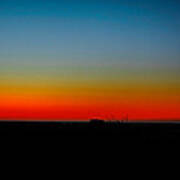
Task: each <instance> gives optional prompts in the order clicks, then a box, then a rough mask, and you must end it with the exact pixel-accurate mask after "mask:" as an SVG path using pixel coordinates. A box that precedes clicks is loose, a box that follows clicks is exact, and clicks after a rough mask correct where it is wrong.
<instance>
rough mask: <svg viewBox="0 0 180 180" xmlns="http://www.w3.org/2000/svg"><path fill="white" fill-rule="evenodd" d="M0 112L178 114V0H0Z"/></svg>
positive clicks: (27, 116)
mask: <svg viewBox="0 0 180 180" xmlns="http://www.w3.org/2000/svg"><path fill="white" fill-rule="evenodd" d="M0 102H1V103H0V119H17V120H21V119H23V120H41V119H42V120H87V119H89V118H92V117H101V118H110V117H112V116H113V117H114V118H117V119H120V118H122V117H123V116H124V115H125V114H129V118H130V119H132V120H133V119H134V120H135V119H140V120H145V119H180V1H179V0H0Z"/></svg>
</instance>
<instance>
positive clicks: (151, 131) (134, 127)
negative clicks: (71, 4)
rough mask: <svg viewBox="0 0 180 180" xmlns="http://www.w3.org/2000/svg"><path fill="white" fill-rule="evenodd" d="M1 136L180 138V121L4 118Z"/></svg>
mask: <svg viewBox="0 0 180 180" xmlns="http://www.w3.org/2000/svg"><path fill="white" fill-rule="evenodd" d="M0 135H13V136H16V135H18V136H24V135H31V136H32V135H33V136H36V135H38V136H44V135H45V136H47V135H48V136H114V137H117V138H119V139H121V140H132V141H133V140H136V141H137V140H138V141H141V140H142V141H160V142H161V141H179V139H180V124H179V123H130V122H129V123H116V122H114V123H112V122H111V123H110V122H106V123H105V122H74V123H73V122H17V121H16V122H15V121H11V122H10V121H8V122H7V121H1V122H0Z"/></svg>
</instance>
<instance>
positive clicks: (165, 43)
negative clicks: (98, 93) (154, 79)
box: [0, 0, 180, 65]
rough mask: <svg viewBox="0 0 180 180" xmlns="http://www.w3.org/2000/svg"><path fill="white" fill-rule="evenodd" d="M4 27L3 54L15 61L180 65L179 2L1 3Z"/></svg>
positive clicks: (0, 33) (10, 0) (0, 50)
mask: <svg viewBox="0 0 180 180" xmlns="http://www.w3.org/2000/svg"><path fill="white" fill-rule="evenodd" d="M0 22H1V29H0V39H1V41H0V53H1V56H5V57H7V56H9V58H10V57H11V55H12V56H13V57H17V58H19V59H24V56H28V55H29V56H35V57H34V59H36V57H39V56H40V57H41V56H42V58H44V56H45V55H46V58H47V57H49V56H50V57H52V58H53V59H58V58H61V59H64V60H65V59H69V60H71V59H82V61H85V62H86V61H96V62H97V61H98V60H100V61H101V63H102V61H103V60H104V61H109V60H112V61H120V60H119V59H121V61H123V59H124V63H126V62H127V61H130V62H129V63H131V62H132V63H134V62H136V61H138V59H139V61H144V62H147V63H151V62H152V63H155V62H157V61H158V62H159V63H164V62H165V63H167V64H168V63H169V62H170V63H174V64H175V65H179V56H180V53H179V46H180V3H179V1H177V0H176V1H175V0H167V1H163V0H135V1H133V2H132V1H130V0H129V1H128V0H112V1H110V0H109V1H108V0H91V1H89V0H86V1H75V0H74V1H68V0H66V1H61V0H59V1H57V0H26V1H25V0H1V1H0ZM7 58H8V57H7ZM154 61H155V62H154ZM158 62H157V63H158ZM122 63H123V62H122ZM137 63H138V62H137Z"/></svg>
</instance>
